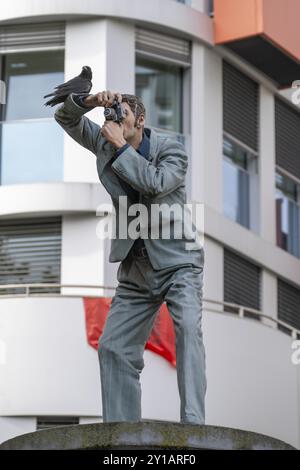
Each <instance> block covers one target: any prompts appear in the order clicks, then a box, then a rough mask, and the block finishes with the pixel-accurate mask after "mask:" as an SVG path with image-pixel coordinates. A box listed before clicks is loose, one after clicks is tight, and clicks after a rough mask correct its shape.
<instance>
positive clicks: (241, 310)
mask: <svg viewBox="0 0 300 470" xmlns="http://www.w3.org/2000/svg"><path fill="white" fill-rule="evenodd" d="M51 289H53V293H51V292H50V291H51ZM74 289H77V290H78V289H80V290H81V291H85V292H86V293H85V294H82V293H81V294H78V293H76V292H74ZM115 289H116V287H114V286H105V285H80V284H54V283H52V284H45V283H42V284H7V285H2V286H0V299H1V298H2V299H3V298H22V297H23V298H24V297H78V298H82V297H83V296H84V295H86V296H88V297H96V298H97V297H103V292H104V291H107V290H108V291H115ZM7 290H13V291H14V294H8V293H7ZM16 290H19V291H20V292H19V293H16ZM38 290H40V292H38ZM45 290H46V291H47V292H46V293H45ZM61 290H64V293H60V292H59V291H61ZM66 290H68V291H69V293H67V292H66ZM72 290H73V292H72ZM89 290H90V291H92V292H90V293H89V292H88V291H89ZM95 290H97V291H99V294H95ZM43 291H44V292H43ZM100 291H101V292H102V293H100ZM203 302H204V303H205V304H212V305H211V306H210V305H208V306H207V307H206V306H205V307H204V310H205V311H206V312H212V313H219V314H223V315H224V314H225V315H229V316H231V317H232V315H234V316H238V317H239V318H244V317H247V319H248V318H249V317H252V318H253V319H255V320H258V321H260V322H262V323H263V324H265V325H268V326H270V327H272V328H274V329H281V331H283V330H282V329H284V332H288V333H289V335H290V336H291V337H292V338H293V339H297V338H298V339H300V330H298V329H297V328H294V327H293V326H291V325H289V324H288V323H285V322H284V321H282V320H279V319H278V318H274V317H272V316H270V315H266V314H264V313H262V312H261V311H260V310H256V309H254V308H250V307H247V306H244V305H238V304H235V303H231V302H222V301H218V300H213V299H207V298H203ZM233 311H236V314H235V313H233Z"/></svg>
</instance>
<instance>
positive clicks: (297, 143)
mask: <svg viewBox="0 0 300 470" xmlns="http://www.w3.org/2000/svg"><path fill="white" fill-rule="evenodd" d="M275 123H276V163H277V165H279V166H280V167H281V168H283V169H284V170H286V171H288V172H289V173H291V174H292V175H294V176H296V177H297V178H300V113H299V112H298V111H297V110H295V109H293V108H292V107H290V106H288V105H287V104H286V103H283V101H282V100H280V99H278V98H276V100H275Z"/></svg>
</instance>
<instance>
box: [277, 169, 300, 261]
mask: <svg viewBox="0 0 300 470" xmlns="http://www.w3.org/2000/svg"><path fill="white" fill-rule="evenodd" d="M276 238H277V246H279V247H280V248H282V249H283V250H286V251H288V252H289V253H291V254H292V255H294V256H297V257H298V258H300V184H298V183H297V182H296V181H294V180H293V179H291V178H288V177H287V176H285V175H284V174H281V173H280V172H277V174H276Z"/></svg>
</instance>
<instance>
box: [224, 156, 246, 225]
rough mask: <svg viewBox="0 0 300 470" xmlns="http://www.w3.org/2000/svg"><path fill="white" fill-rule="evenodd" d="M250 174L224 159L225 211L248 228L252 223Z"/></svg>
mask: <svg viewBox="0 0 300 470" xmlns="http://www.w3.org/2000/svg"><path fill="white" fill-rule="evenodd" d="M249 199H250V198H249V174H247V173H246V172H244V171H242V170H240V169H239V168H238V167H237V166H235V165H233V164H232V163H230V162H228V161H227V160H225V159H224V160H223V212H224V215H225V216H226V217H228V218H230V219H231V220H233V221H234V222H237V223H239V224H241V225H243V226H245V227H247V228H249V226H250V224H249V221H250V217H249V215H250V204H249Z"/></svg>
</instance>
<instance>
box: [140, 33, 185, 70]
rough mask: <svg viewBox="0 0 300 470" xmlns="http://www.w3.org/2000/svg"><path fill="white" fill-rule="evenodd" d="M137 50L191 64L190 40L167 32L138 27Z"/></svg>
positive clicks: (141, 52) (145, 53) (183, 63)
mask: <svg viewBox="0 0 300 470" xmlns="http://www.w3.org/2000/svg"><path fill="white" fill-rule="evenodd" d="M135 41H136V46H135V47H136V52H137V53H140V54H144V55H150V56H151V55H152V56H153V57H154V56H157V57H158V58H161V59H164V60H166V61H167V60H171V61H174V62H176V61H178V63H181V64H182V65H186V66H189V65H190V64H191V48H190V41H187V40H186V39H181V38H176V37H174V36H169V35H167V34H163V33H158V32H156V31H150V30H147V29H141V28H136V39H135Z"/></svg>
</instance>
